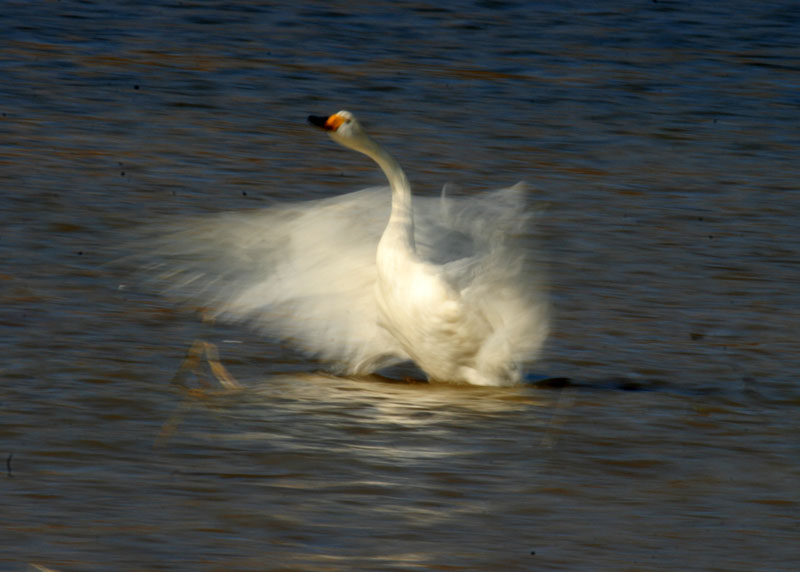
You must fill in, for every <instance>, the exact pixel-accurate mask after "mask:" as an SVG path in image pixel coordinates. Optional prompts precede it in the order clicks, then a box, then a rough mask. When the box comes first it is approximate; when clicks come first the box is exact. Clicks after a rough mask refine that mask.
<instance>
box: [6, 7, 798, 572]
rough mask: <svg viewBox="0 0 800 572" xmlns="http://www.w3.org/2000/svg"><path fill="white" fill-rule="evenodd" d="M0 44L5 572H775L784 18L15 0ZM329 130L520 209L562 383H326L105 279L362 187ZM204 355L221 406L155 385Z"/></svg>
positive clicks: (788, 23)
mask: <svg viewBox="0 0 800 572" xmlns="http://www.w3.org/2000/svg"><path fill="white" fill-rule="evenodd" d="M0 38H2V39H0V74H1V75H0V77H2V81H0V189H1V191H0V228H2V231H1V232H0V254H1V255H2V264H1V265H0V348H2V350H3V352H2V354H3V360H2V362H0V363H2V365H0V375H2V380H3V381H2V391H1V392H0V444H1V445H2V446H0V456H1V457H2V459H5V460H6V466H5V473H4V474H3V475H2V478H0V480H1V481H2V485H0V486H2V498H3V507H4V509H5V510H4V514H5V518H3V519H2V521H0V530H2V541H0V568H2V569H4V570H6V569H7V570H33V569H35V568H34V565H39V566H45V567H48V568H51V569H54V570H58V571H72V570H74V571H85V570H98V571H99V570H103V571H105V570H204V571H206V570H207V571H214V570H226V571H244V570H276V571H277V570H319V571H323V570H324V571H328V570H370V571H371V570H470V571H474V570H486V571H489V570H492V571H494V570H609V571H611V570H614V571H620V570H629V571H634V570H636V571H642V570H653V571H655V570H658V571H663V570H681V571H684V570H704V571H705V570H714V571H728V570H741V571H751V570H787V571H789V570H794V569H796V562H797V559H798V551H797V548H796V547H797V546H798V545H799V544H800V522H799V521H798V517H797V515H798V513H799V511H798V508H800V497H799V496H798V491H799V490H800V487H798V484H800V463H798V458H799V457H798V455H799V454H800V439H798V434H800V433H799V432H800V423H799V422H798V416H797V410H798V409H797V408H798V405H800V390H798V384H797V372H798V371H799V370H800V342H798V326H797V324H798V323H799V322H800V310H798V308H800V289H798V287H797V278H798V272H797V270H798V260H800V225H798V222H797V221H798V217H797V213H798V212H800V192H798V183H797V181H798V178H799V177H798V175H799V174H800V173H798V171H800V169H798V166H797V165H798V161H797V157H798V151H799V150H800V95H799V94H800V86H799V85H798V83H799V80H798V78H800V47H798V46H800V9H799V8H798V7H797V5H796V4H795V3H792V2H761V3H749V2H730V3H712V2H707V3H699V4H698V3H683V2H668V1H667V2H665V1H658V2H650V1H648V2H636V3H630V2H626V3H614V2H603V3H590V4H587V3H577V2H575V3H565V2H558V3H530V4H529V3H524V2H458V3H448V4H447V5H446V6H444V7H438V6H436V5H434V4H425V3H377V4H376V3H363V4H361V3H358V2H356V3H353V2H348V3H322V2H320V3H313V4H305V5H300V4H297V5H263V4H261V3H249V2H238V3H233V4H231V5H227V6H214V5H211V4H208V3H201V2H198V3H191V2H171V3H161V2H116V3H108V2H104V3H99V2H98V3H93V2H71V1H62V2H7V3H5V4H4V5H3V8H2V10H0ZM342 108H346V109H350V110H352V111H354V112H357V113H358V114H359V117H361V118H362V119H363V120H364V121H365V123H366V124H367V126H368V127H369V128H370V131H371V132H372V133H373V134H374V135H375V137H376V138H378V139H379V140H380V141H381V142H382V143H383V144H384V145H385V146H386V147H387V148H389V149H391V150H392V151H393V153H394V154H395V155H396V156H397V157H398V159H399V160H400V162H401V163H402V164H403V165H404V166H405V168H406V170H407V172H408V174H409V178H410V179H411V180H412V182H413V185H414V188H415V192H417V193H419V194H423V195H433V194H436V193H438V192H439V190H440V189H441V187H442V185H443V184H445V183H447V182H450V181H453V182H455V183H457V184H458V185H459V189H460V190H458V191H457V192H459V193H463V194H470V193H474V192H476V191H479V190H483V189H487V188H498V187H502V186H507V185H510V184H512V183H514V182H516V181H518V180H526V181H528V182H529V183H530V184H532V185H533V187H534V189H535V191H534V193H533V203H534V204H535V206H536V208H538V209H541V212H540V214H539V215H538V217H537V225H538V226H537V228H536V231H535V234H536V238H537V243H538V244H540V245H541V252H537V253H536V255H537V256H539V257H540V258H542V259H544V260H547V262H548V265H549V273H550V296H551V299H552V303H553V307H554V313H555V316H554V323H553V332H552V334H551V337H550V340H549V342H548V344H547V347H546V351H545V353H544V356H543V358H542V359H541V360H540V361H539V362H538V363H537V364H536V365H535V368H534V370H535V371H533V372H532V376H533V378H534V379H536V378H541V377H560V378H568V379H569V383H567V384H566V385H564V384H563V383H562V384H550V385H551V386H553V385H555V386H556V387H539V386H536V385H527V386H524V387H521V388H515V389H503V390H500V389H493V390H489V389H479V388H464V387H442V386H436V385H426V384H391V383H385V382H380V381H376V380H351V379H337V378H333V377H330V376H326V375H324V374H320V373H315V372H316V371H317V370H318V369H319V364H316V363H315V362H313V361H310V360H308V359H307V358H305V357H304V356H302V355H299V354H298V353H297V352H295V351H294V350H293V349H292V347H291V345H289V344H283V343H279V342H277V341H275V340H272V339H269V338H268V337H264V336H261V335H256V334H254V333H252V332H251V331H249V330H247V329H246V328H245V327H242V326H231V325H226V324H214V325H208V324H206V325H204V324H202V323H201V320H200V319H199V318H198V316H197V314H196V313H194V312H192V311H191V310H189V309H187V308H181V307H179V306H176V305H174V304H172V303H171V302H169V301H168V300H167V299H164V298H161V297H159V296H158V294H157V293H155V292H149V291H146V290H142V289H139V288H137V287H135V286H134V282H133V280H132V277H133V275H134V274H135V271H136V270H137V268H136V267H135V265H134V264H132V263H125V262H124V261H123V262H122V263H119V262H118V263H116V264H110V263H111V262H112V261H117V260H119V259H120V258H122V257H124V256H126V255H128V254H130V252H129V250H128V246H127V244H128V242H129V240H130V238H131V236H133V235H134V234H135V232H136V228H137V227H138V226H139V225H141V224H143V223H155V224H159V222H160V221H166V220H170V219H172V218H175V217H177V218H180V217H182V216H187V215H191V214H196V213H217V212H224V211H229V210H236V209H242V208H245V209H253V208H255V209H258V208H268V207H269V205H271V204H274V203H275V202H282V201H287V200H299V199H308V198H320V197H327V196H332V195H334V194H337V193H342V192H348V191H352V190H356V189H358V188H362V187H366V186H369V185H373V184H380V183H382V180H381V175H380V173H379V172H377V171H376V170H375V169H374V168H373V167H372V166H371V165H369V164H368V163H367V162H365V161H364V160H363V159H362V158H361V157H359V156H357V155H355V154H352V153H347V152H344V151H341V150H339V149H336V148H334V147H333V145H332V144H331V143H330V142H329V141H327V140H326V139H325V138H324V137H320V134H319V133H318V132H316V131H314V130H312V129H311V128H309V127H308V126H307V125H305V117H306V116H307V115H308V114H309V113H319V114H327V113H332V112H334V111H337V110H339V109H342ZM121 286H124V287H122V288H121ZM197 337H202V338H203V339H208V340H210V341H214V342H216V343H218V344H219V346H220V350H221V353H222V358H223V361H224V363H225V365H226V366H227V367H228V368H229V369H230V370H231V371H232V372H233V374H234V375H235V376H236V377H237V378H238V379H239V380H240V381H241V383H242V384H243V385H245V387H246V388H245V389H244V390H243V391H241V392H235V393H229V394H208V393H206V394H203V395H202V396H200V397H198V396H197V395H196V394H195V395H194V396H191V395H187V394H185V393H184V392H181V391H180V390H179V389H178V388H176V387H175V386H174V385H172V384H170V379H171V378H172V375H173V373H174V372H175V370H176V369H177V368H178V365H179V364H180V362H181V360H182V359H183V357H184V355H185V352H186V349H187V348H188V346H189V345H190V344H191V342H192V341H193V340H194V339H195V338H197ZM0 468H3V467H0ZM534 553H535V554H534Z"/></svg>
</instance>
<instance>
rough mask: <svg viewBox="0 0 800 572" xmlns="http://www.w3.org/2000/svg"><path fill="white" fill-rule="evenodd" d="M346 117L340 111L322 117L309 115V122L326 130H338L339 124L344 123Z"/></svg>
mask: <svg viewBox="0 0 800 572" xmlns="http://www.w3.org/2000/svg"><path fill="white" fill-rule="evenodd" d="M344 121H345V119H344V117H342V116H341V115H339V114H338V113H334V114H333V115H329V116H328V117H322V116H320V115H309V116H308V122H309V123H310V124H311V125H314V126H316V127H319V128H321V129H324V130H325V131H336V130H337V129H339V126H340V125H341V124H342V123H344Z"/></svg>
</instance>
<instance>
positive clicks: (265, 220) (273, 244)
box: [141, 188, 408, 374]
mask: <svg viewBox="0 0 800 572" xmlns="http://www.w3.org/2000/svg"><path fill="white" fill-rule="evenodd" d="M389 196H390V194H389V190H388V189H386V188H371V189H364V190H363V191H358V192H355V193H350V194H346V195H341V196H337V197H333V198H330V199H324V200H316V201H307V202H300V203H292V204H288V205H282V206H276V207H273V208H269V209H265V210H260V211H253V212H234V213H223V214H219V215H212V216H207V217H198V218H194V219H189V220H183V221H181V222H178V223H173V224H172V225H171V226H169V227H168V228H166V229H165V228H164V227H163V226H161V227H159V228H158V229H156V228H152V229H150V230H149V231H148V234H156V233H158V234H159V236H157V237H156V238H149V239H147V240H146V241H144V242H143V243H142V245H141V246H142V249H143V250H144V251H146V252H147V255H146V256H147V257H148V258H151V259H152V260H153V263H152V264H150V266H149V269H148V271H149V272H150V273H152V275H153V276H156V278H157V279H158V280H159V281H160V282H161V283H162V285H163V287H164V289H165V290H167V292H169V293H171V294H174V295H177V296H178V297H179V298H182V299H185V300H190V301H192V302H197V303H200V304H202V305H204V306H207V307H208V308H209V311H210V312H211V313H212V314H213V315H215V316H218V317H220V318H222V319H225V320H228V321H239V322H247V323H249V324H250V325H251V326H253V327H255V328H256V329H258V330H260V331H263V332H264V333H267V334H269V335H272V336H276V337H281V338H284V339H288V340H290V341H291V342H292V343H293V344H295V345H297V346H298V347H300V348H301V349H302V350H304V351H306V352H307V353H309V354H312V355H315V356H317V357H319V358H320V359H321V360H323V361H326V362H329V363H331V364H332V365H333V366H334V368H335V369H336V370H337V371H339V372H341V373H350V374H359V373H368V372H370V371H373V370H375V369H378V368H380V367H383V366H386V365H390V364H391V363H396V362H399V361H404V360H407V359H408V356H407V355H406V354H405V352H404V351H403V350H402V349H401V348H400V346H399V345H398V344H397V342H396V341H395V340H394V339H393V338H392V337H391V336H389V334H388V333H387V332H386V331H385V330H384V329H383V328H381V327H380V326H379V325H378V311H377V307H376V304H375V296H374V284H375V280H376V269H375V252H376V248H377V244H378V240H379V239H380V236H381V233H382V232H383V228H384V227H385V225H386V220H387V219H388V216H389Z"/></svg>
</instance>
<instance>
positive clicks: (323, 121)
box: [308, 111, 374, 153]
mask: <svg viewBox="0 0 800 572" xmlns="http://www.w3.org/2000/svg"><path fill="white" fill-rule="evenodd" d="M308 122H309V123H311V125H315V126H316V127H320V128H322V129H324V130H325V131H327V132H328V135H330V137H331V139H333V140H334V141H336V142H337V143H338V144H339V145H344V146H345V147H349V148H350V149H354V150H356V151H360V152H361V153H367V151H368V150H369V149H371V148H372V147H374V143H373V142H372V140H371V139H370V138H369V136H368V135H367V132H366V131H364V128H363V127H362V126H361V123H359V122H358V119H356V118H355V116H354V115H353V114H352V113H350V112H349V111H339V112H337V113H334V114H333V115H329V116H328V117H321V116H319V115H309V116H308Z"/></svg>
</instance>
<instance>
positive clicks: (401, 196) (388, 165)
mask: <svg viewBox="0 0 800 572" xmlns="http://www.w3.org/2000/svg"><path fill="white" fill-rule="evenodd" d="M364 143H365V145H364V147H363V148H362V149H359V150H360V151H361V152H362V153H364V154H365V155H367V156H368V157H369V158H370V159H372V160H373V161H375V162H376V163H377V164H378V166H379V167H380V168H381V171H383V173H384V174H385V175H386V178H387V179H388V180H389V186H391V188H392V213H391V215H390V217H389V224H388V225H387V226H386V230H385V231H384V233H383V237H382V239H381V242H384V241H391V243H392V244H395V245H397V244H398V243H399V244H401V245H403V246H404V247H405V248H407V249H408V250H409V251H410V252H414V251H415V248H414V210H413V207H412V205H411V186H410V185H409V184H408V179H407V178H406V174H405V173H404V172H403V169H402V167H400V164H399V163H398V162H397V161H396V160H395V159H394V157H392V156H391V155H390V154H389V153H387V152H386V151H384V150H383V149H382V148H381V147H380V146H378V144H377V143H375V142H374V141H372V139H366V141H365V142H364Z"/></svg>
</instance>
